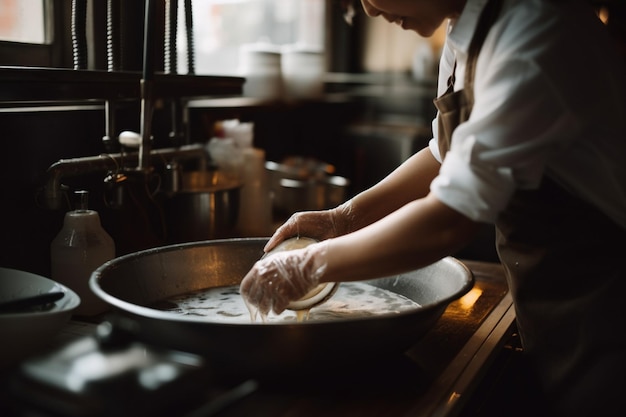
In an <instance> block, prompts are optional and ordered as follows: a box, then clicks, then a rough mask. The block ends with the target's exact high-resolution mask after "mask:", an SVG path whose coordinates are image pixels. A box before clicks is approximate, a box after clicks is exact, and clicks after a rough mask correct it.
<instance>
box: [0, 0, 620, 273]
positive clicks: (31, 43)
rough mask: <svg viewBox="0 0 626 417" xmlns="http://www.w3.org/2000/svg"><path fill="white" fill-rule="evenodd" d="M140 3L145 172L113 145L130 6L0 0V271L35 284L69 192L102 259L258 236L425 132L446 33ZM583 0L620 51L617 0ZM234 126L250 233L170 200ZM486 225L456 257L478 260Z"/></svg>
mask: <svg viewBox="0 0 626 417" xmlns="http://www.w3.org/2000/svg"><path fill="white" fill-rule="evenodd" d="M155 3H156V8H155V14H154V16H155V18H154V21H153V22H152V23H151V24H152V25H153V26H154V27H153V30H152V35H153V39H151V40H152V42H148V44H149V48H148V49H147V50H148V51H149V52H150V53H149V54H148V56H149V58H150V60H151V61H152V64H153V70H154V73H155V74H154V80H153V82H152V83H151V84H152V86H153V91H152V93H153V94H152V97H151V98H150V105H151V107H153V110H154V113H153V117H152V120H151V122H150V126H149V127H148V130H149V133H150V134H151V136H152V137H153V139H152V141H151V142H150V146H149V148H151V150H152V152H153V153H154V155H155V156H153V157H150V158H148V159H149V160H148V164H147V165H148V168H149V169H148V170H147V171H146V170H142V169H135V167H136V166H137V165H138V163H139V162H138V161H137V159H138V153H139V156H141V152H140V151H141V149H137V148H136V147H134V146H133V145H132V144H131V143H130V142H126V141H123V142H124V143H123V144H120V142H119V139H118V137H119V135H120V133H122V132H138V133H139V134H140V135H139V136H141V133H142V122H143V120H144V119H143V117H144V115H145V113H143V112H142V108H141V100H140V98H141V90H140V80H141V79H145V78H146V67H145V66H144V60H143V56H144V54H143V50H144V32H145V25H144V1H139V0H137V1H125V2H123V1H122V0H108V1H96V0H82V1H81V0H74V1H71V0H0V126H1V130H0V141H1V143H2V147H1V149H2V153H1V155H2V162H1V164H0V185H1V188H0V189H1V190H2V202H1V206H2V208H1V211H0V230H1V233H0V245H1V247H2V251H0V265H2V266H4V267H10V268H16V269H20V270H26V271H31V272H34V273H38V274H42V275H44V276H49V274H50V243H51V241H52V240H53V238H54V237H55V236H56V235H57V233H58V232H59V231H60V230H61V228H62V225H63V218H64V215H65V213H66V212H67V211H69V210H73V209H75V208H76V205H75V202H74V196H73V193H74V192H75V191H78V190H87V191H89V207H90V208H92V209H94V210H97V211H98V212H99V213H100V217H101V220H102V225H103V227H104V228H105V229H106V230H107V232H108V233H109V234H110V235H111V236H112V237H113V239H114V241H115V244H116V250H117V252H116V255H117V256H119V255H123V254H126V253H130V252H133V251H137V250H141V249H145V248H148V247H154V246H160V245H165V244H169V243H177V242H180V241H186V240H194V239H201V238H203V237H207V238H214V237H238V236H243V237H245V236H250V235H255V236H256V235H265V236H269V234H271V231H272V230H273V227H275V225H276V224H278V223H280V221H282V220H284V219H285V218H286V217H287V216H288V215H289V214H290V213H291V212H293V211H294V210H296V209H308V208H320V207H318V206H317V204H318V201H319V200H314V199H311V197H310V196H311V195H312V194H311V193H312V192H318V191H319V190H320V189H321V190H322V191H321V192H323V193H326V194H324V196H325V199H322V203H319V204H321V205H322V206H324V205H329V204H334V203H336V202H340V201H343V200H345V199H347V198H350V197H351V196H353V195H354V194H356V193H358V192H359V191H361V190H363V189H365V188H367V187H369V186H370V185H372V184H374V183H375V182H376V181H378V180H379V179H381V178H383V177H384V176H385V175H386V174H387V173H389V172H390V171H391V170H393V169H394V168H395V167H396V166H398V165H399V164H400V163H402V161H404V160H405V159H406V158H408V157H409V156H410V155H411V154H412V153H414V152H415V151H416V150H418V149H420V148H422V147H424V146H426V144H427V141H428V140H429V139H430V134H431V133H430V123H431V120H432V118H433V116H434V115H435V110H434V106H433V104H432V99H433V98H434V96H435V92H436V78H437V61H438V58H439V53H440V49H441V46H442V43H443V35H444V33H443V30H444V28H440V30H439V31H438V32H437V33H436V34H435V36H433V37H432V38H429V39H424V38H421V37H419V36H418V35H416V34H415V33H413V32H404V31H402V30H401V29H400V28H398V27H397V26H396V25H390V24H388V23H387V22H385V21H384V20H382V19H371V18H368V17H367V16H365V15H364V14H363V12H362V10H361V9H360V5H359V4H358V2H357V4H356V8H355V12H356V13H355V15H354V17H353V19H352V24H351V25H348V24H347V23H346V22H345V19H344V9H343V8H342V3H343V2H342V1H339V0H193V2H191V1H183V0H178V1H174V0H159V1H156V2H155ZM593 3H594V5H595V6H596V8H597V10H598V15H599V17H600V18H601V19H602V20H603V21H604V22H605V24H607V25H608V27H609V29H610V30H611V32H612V34H613V35H614V36H615V40H616V42H617V45H618V47H620V48H622V51H625V50H626V48H625V44H626V42H625V39H626V35H625V31H626V17H625V16H626V7H625V4H624V3H625V2H623V1H621V0H605V1H594V2H593ZM625 56H626V53H625ZM142 71H143V72H142ZM148 75H150V74H149V73H148ZM150 78H152V77H150ZM244 81H245V82H244ZM233 120H236V121H237V122H238V123H240V124H241V125H243V126H247V127H249V128H251V131H249V132H248V134H249V136H248V140H251V142H248V145H250V146H251V148H253V149H255V150H258V151H260V153H256V154H254V157H253V161H255V162H257V163H258V161H259V158H262V160H263V161H264V162H268V163H271V162H273V163H275V165H268V166H267V169H265V170H263V172H262V174H259V171H255V172H254V173H253V174H252V177H250V173H248V176H247V177H246V178H247V179H248V181H249V182H250V183H251V181H252V179H254V180H259V175H261V176H262V177H263V181H265V182H263V181H261V184H260V186H261V190H262V191H263V192H264V194H262V196H261V197H259V196H258V195H254V196H250V195H247V196H243V195H242V194H241V193H240V194H239V196H238V202H239V203H240V205H242V206H244V207H245V208H246V213H247V215H248V216H252V217H253V218H254V216H255V213H257V215H258V217H259V222H260V223H261V224H262V226H263V227H262V228H261V230H260V231H259V229H254V228H248V229H245V228H242V227H240V226H241V224H238V221H239V220H240V218H239V217H238V218H237V219H235V222H234V223H233V224H230V223H229V224H228V225H226V226H228V227H222V228H220V229H219V230H217V231H216V230H215V229H211V230H209V228H211V227H213V228H214V227H215V225H209V224H206V221H207V220H206V219H200V218H199V217H202V216H203V213H202V212H197V210H198V209H197V207H198V206H197V205H195V206H193V207H196V209H195V210H196V211H195V212H194V211H192V212H191V213H192V214H191V215H189V214H185V213H188V212H186V211H185V210H188V209H189V205H193V204H195V203H193V202H192V203H181V204H183V205H182V206H179V205H176V204H174V202H175V201H176V199H177V198H179V196H180V195H182V194H184V193H185V192H187V191H189V190H188V189H187V188H189V187H193V185H189V184H188V181H189V178H191V177H190V175H191V173H197V172H198V171H202V170H205V168H207V167H208V177H207V176H205V181H206V180H207V179H206V178H209V179H208V181H213V180H214V179H215V176H214V174H215V171H213V169H214V168H215V167H216V162H217V159H216V157H215V155H211V154H210V153H209V152H208V149H209V148H210V147H209V143H210V142H211V140H212V139H214V138H217V137H222V138H224V129H223V127H224V124H223V121H233ZM143 129H144V130H143V131H145V126H143ZM125 135H126V136H125V138H128V137H129V136H128V135H129V134H125ZM130 136H132V135H130ZM131 139H132V138H131ZM131 139H129V140H130V141H131V142H132V140H131ZM217 143H219V144H223V142H217ZM159 150H163V151H162V152H161V153H159ZM203 154H206V155H203ZM205 156H206V158H205ZM68 160H69V161H68ZM248 162H250V161H248ZM244 165H245V164H244ZM250 166H252V165H250V164H249V167H250ZM218 168H219V167H218ZM240 169H243V168H241V166H240ZM294 170H295V171H294ZM303 171H304V172H305V174H304V175H305V177H304V178H300V177H298V176H299V175H302V174H301V173H302V172H303ZM146 172H148V173H147V174H146ZM205 172H207V171H205ZM294 172H295V174H294ZM294 175H295V177H294ZM244 176H245V175H244ZM251 178H252V179H251ZM311 178H313V179H314V180H315V181H313V183H314V184H315V187H317V188H315V190H317V191H315V190H313V191H311V190H310V189H309V188H311V187H312V185H311V184H312V182H311V181H310V180H311ZM289 180H291V181H289ZM320 184H321V185H320ZM204 185H206V184H204ZM245 186H246V185H245V184H244V185H243V187H245ZM263 187H265V188H263ZM276 187H278V189H277V188H276ZM201 191H203V192H204V193H206V192H208V191H207V188H206V187H202V189H201ZM333 193H334V194H333ZM194 196H195V197H197V195H194ZM277 196H278V197H277ZM277 198H278V200H277ZM251 201H252V202H253V203H254V204H252V205H251V204H250V202H251ZM211 204H213V205H210V206H203V207H209V209H208V210H211V209H215V204H218V203H215V201H214V202H213V203H211ZM256 204H259V206H257V205H256ZM267 204H270V205H271V215H270V216H271V218H270V219H269V220H268V219H267V217H266V214H265V212H264V210H265V209H264V207H266V205H267ZM211 207H212V208H211ZM250 213H252V214H250ZM195 216H199V217H198V218H197V217H195ZM189 220H194V221H198V222H199V223H197V224H201V225H202V227H203V228H204V229H200V231H199V234H197V233H194V232H193V230H194V227H191V228H189V224H184V223H185V222H184V221H189ZM231 220H232V219H231ZM248 221H249V217H248ZM224 222H230V220H224ZM195 229H196V230H195V232H198V227H196V228H195ZM186 230H190V232H189V234H188V235H185V233H184V231H186ZM251 230H252V231H251ZM181 231H183V232H181ZM491 232H492V231H491V230H490V229H488V228H487V229H486V230H485V235H484V236H483V237H481V238H480V239H479V241H477V242H476V244H475V245H473V246H472V247H471V248H468V249H467V250H466V251H465V252H463V253H460V254H459V256H460V257H466V258H474V259H481V260H494V259H495V252H494V250H493V242H492V241H491Z"/></svg>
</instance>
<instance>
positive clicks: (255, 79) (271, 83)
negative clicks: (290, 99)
mask: <svg viewBox="0 0 626 417" xmlns="http://www.w3.org/2000/svg"><path fill="white" fill-rule="evenodd" d="M239 73H240V74H241V76H242V77H245V79H246V81H245V83H244V85H243V95H244V96H246V97H255V98H259V99H262V100H270V101H271V100H280V99H282V95H283V88H282V84H283V81H282V75H281V54H280V50H279V49H278V48H277V47H275V46H272V45H270V44H265V43H256V44H246V45H242V46H241V48H240V50H239Z"/></svg>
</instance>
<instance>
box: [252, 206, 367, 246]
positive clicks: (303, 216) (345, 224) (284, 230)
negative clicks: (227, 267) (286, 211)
mask: <svg viewBox="0 0 626 417" xmlns="http://www.w3.org/2000/svg"><path fill="white" fill-rule="evenodd" d="M354 217H355V216H354V206H353V204H352V200H348V201H346V202H345V203H343V204H341V205H339V206H337V207H335V208H333V209H329V210H320V211H302V212H298V213H295V214H293V215H292V216H291V217H290V218H289V219H288V220H287V221H286V222H285V223H284V224H283V225H282V226H280V227H279V228H278V229H277V230H276V231H275V232H274V235H273V236H272V237H271V238H270V240H269V241H268V242H267V244H266V245H265V248H263V250H264V251H265V252H269V251H271V250H272V249H274V248H275V247H276V246H277V245H278V244H279V243H280V242H282V241H283V240H285V239H288V238H290V237H294V236H306V237H310V238H312V239H316V240H326V239H330V238H333V237H337V236H341V235H344V234H346V233H349V232H352V231H353V223H354Z"/></svg>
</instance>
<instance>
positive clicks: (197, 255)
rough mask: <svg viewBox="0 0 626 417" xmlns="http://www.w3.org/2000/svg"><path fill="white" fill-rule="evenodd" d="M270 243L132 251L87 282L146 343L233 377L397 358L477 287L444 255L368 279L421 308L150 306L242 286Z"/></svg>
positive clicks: (219, 242)
mask: <svg viewBox="0 0 626 417" xmlns="http://www.w3.org/2000/svg"><path fill="white" fill-rule="evenodd" d="M266 241H267V239H256V238H254V239H226V240H212V241H204V242H193V243H186V244H178V245H172V246H166V247H162V248H156V249H149V250H145V251H141V252H136V253H133V254H129V255H125V256H122V257H119V258H116V259H113V260H111V261H109V262H107V263H105V264H104V265H102V266H101V267H100V268H98V269H97V270H96V271H95V272H94V273H93V275H92V277H91V281H90V285H91V287H92V289H93V290H94V292H95V293H96V294H97V295H98V296H99V297H100V298H102V299H103V300H104V301H106V302H107V303H108V304H110V305H111V306H113V307H114V308H115V309H116V310H118V311H120V312H122V313H123V316H124V317H127V318H130V320H132V322H133V328H134V331H136V332H137V334H139V335H140V336H141V338H142V339H143V340H144V341H147V342H150V343H156V344H159V345H162V346H166V347H169V348H175V349H180V350H184V351H187V352H193V353H198V354H201V355H204V356H206V357H208V358H209V359H210V360H211V362H212V363H214V365H215V366H216V367H218V368H221V369H227V370H228V372H230V373H241V372H243V373H267V372H268V371H271V373H272V374H274V375H278V374H281V373H293V372H304V371H306V370H310V371H316V372H317V371H320V370H321V369H324V368H323V367H324V366H335V365H337V364H338V363H340V362H341V363H342V364H343V365H346V364H350V363H352V364H356V363H363V361H371V360H376V358H380V357H382V355H385V354H390V353H395V354H402V353H403V352H404V351H405V350H406V349H407V348H408V347H410V346H411V345H412V344H414V343H415V342H416V341H418V340H419V339H420V338H421V337H422V336H423V335H424V333H426V332H427V331H428V330H429V329H430V328H431V327H432V326H433V325H434V323H435V322H436V321H437V320H438V318H439V317H440V316H441V315H442V314H443V312H444V310H445V309H446V307H447V305H448V304H449V303H450V302H451V301H452V300H455V299H457V298H459V297H461V296H462V295H463V294H465V293H466V292H467V291H469V289H470V288H471V287H472V285H473V282H474V281H473V276H472V274H471V272H470V271H469V269H468V268H467V267H465V266H464V265H463V264H462V263H460V262H459V261H457V260H456V259H453V258H445V259H442V260H440V261H438V262H436V263H434V264H432V265H430V266H428V267H426V268H422V269H419V270H416V271H413V272H410V273H406V274H402V275H399V276H393V277H387V278H381V279H377V280H373V281H368V283H371V284H373V285H376V286H379V287H382V288H385V289H389V290H391V291H394V292H396V293H399V294H402V295H405V296H407V297H409V298H411V299H413V300H414V301H416V302H417V303H419V304H420V305H421V308H418V309H415V310H409V311H405V312H402V313H398V314H387V315H381V316H375V317H368V318H359V319H337V320H330V321H323V322H318V321H315V322H303V323H293V322H277V323H273V322H271V323H261V322H257V323H249V324H224V323H218V322H211V321H207V320H206V318H202V317H194V316H174V315H172V314H170V313H168V312H164V311H160V310H156V309H152V308H148V307H146V306H148V305H152V304H153V303H155V302H157V301H159V300H163V299H167V298H169V297H172V296H174V295H178V294H182V293H186V292H189V291H195V290H200V289H205V288H210V287H215V286H228V285H237V284H239V282H240V281H241V279H242V278H243V277H244V275H245V274H246V273H247V272H248V270H249V269H250V268H251V267H252V265H253V264H254V262H255V261H257V260H258V259H259V258H260V257H261V256H262V254H263V252H262V248H263V246H264V244H265V242H266Z"/></svg>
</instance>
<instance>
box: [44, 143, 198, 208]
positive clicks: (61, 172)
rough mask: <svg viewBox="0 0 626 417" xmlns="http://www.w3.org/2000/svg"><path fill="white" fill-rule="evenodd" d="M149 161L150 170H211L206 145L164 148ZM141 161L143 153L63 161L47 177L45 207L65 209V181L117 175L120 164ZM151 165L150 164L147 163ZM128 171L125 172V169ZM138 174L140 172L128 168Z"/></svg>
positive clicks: (155, 151)
mask: <svg viewBox="0 0 626 417" xmlns="http://www.w3.org/2000/svg"><path fill="white" fill-rule="evenodd" d="M143 157H144V158H147V159H149V162H150V167H153V166H154V165H155V164H164V165H165V164H167V162H168V160H176V161H183V160H193V159H196V160H197V161H198V163H199V167H198V169H199V170H206V169H207V166H208V159H209V156H208V153H207V151H206V149H205V147H204V145H202V144H191V145H183V146H180V147H177V148H162V149H154V150H151V151H150V153H149V154H147V155H145V154H144V155H143ZM139 159H140V155H139V152H130V153H123V154H122V153H114V154H101V155H98V156H86V157H79V158H70V159H60V160H59V161H57V162H55V163H54V164H52V165H51V166H50V167H49V168H48V170H47V173H46V177H47V180H46V184H45V186H44V190H43V193H44V201H43V204H44V205H45V207H47V208H49V209H53V210H58V209H60V208H61V207H62V206H63V191H62V184H61V183H62V180H63V178H66V177H74V176H78V175H85V174H94V173H98V172H101V173H103V174H104V173H107V172H112V171H114V172H117V171H119V170H120V166H121V164H120V162H118V161H122V160H123V161H124V162H128V163H130V164H137V162H138V161H139ZM143 162H144V164H147V161H146V160H144V161H143ZM142 168H143V167H142ZM122 169H124V168H122ZM126 169H128V170H136V169H137V168H126Z"/></svg>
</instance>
